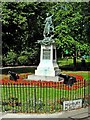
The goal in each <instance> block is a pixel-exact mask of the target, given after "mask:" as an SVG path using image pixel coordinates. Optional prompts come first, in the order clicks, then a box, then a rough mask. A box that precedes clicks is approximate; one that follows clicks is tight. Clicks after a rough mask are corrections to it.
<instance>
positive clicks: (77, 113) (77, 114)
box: [0, 107, 90, 120]
mask: <svg viewBox="0 0 90 120" xmlns="http://www.w3.org/2000/svg"><path fill="white" fill-rule="evenodd" d="M89 114H90V113H89V108H88V107H86V108H81V109H78V110H72V111H66V112H65V111H63V112H60V113H53V114H22V113H19V114H16V113H2V114H1V117H0V119H1V118H3V119H2V120H4V118H7V119H6V120H10V118H12V120H15V119H16V118H23V120H26V119H27V118H61V119H65V118H68V120H76V118H79V120H80V119H83V120H84V119H85V120H88V119H89V118H90V117H89ZM34 120H35V119H34ZM59 120H60V119H59Z"/></svg>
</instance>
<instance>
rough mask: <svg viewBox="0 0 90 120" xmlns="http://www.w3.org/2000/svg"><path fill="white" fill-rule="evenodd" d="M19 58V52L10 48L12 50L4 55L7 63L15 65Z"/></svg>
mask: <svg viewBox="0 0 90 120" xmlns="http://www.w3.org/2000/svg"><path fill="white" fill-rule="evenodd" d="M16 59H17V54H16V53H15V52H13V51H12V50H10V52H8V53H7V56H5V57H4V61H5V63H6V64H11V65H15V63H16Z"/></svg>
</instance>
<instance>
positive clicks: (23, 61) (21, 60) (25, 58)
mask: <svg viewBox="0 0 90 120" xmlns="http://www.w3.org/2000/svg"><path fill="white" fill-rule="evenodd" d="M18 62H19V63H20V64H21V65H26V64H28V62H29V61H28V56H26V55H22V56H20V57H18Z"/></svg>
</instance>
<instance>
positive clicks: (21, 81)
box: [0, 74, 88, 90]
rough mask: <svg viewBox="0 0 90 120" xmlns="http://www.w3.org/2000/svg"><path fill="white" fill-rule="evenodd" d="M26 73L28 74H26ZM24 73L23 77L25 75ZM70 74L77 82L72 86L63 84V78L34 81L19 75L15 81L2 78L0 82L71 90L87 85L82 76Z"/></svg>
mask: <svg viewBox="0 0 90 120" xmlns="http://www.w3.org/2000/svg"><path fill="white" fill-rule="evenodd" d="M27 75H28V74H27ZM27 75H25V77H26V76H27ZM69 75H70V76H74V77H76V80H77V82H76V83H74V84H73V85H72V86H68V85H66V84H64V80H62V81H59V82H53V81H40V80H39V81H36V80H30V81H29V80H24V79H23V77H22V76H20V78H19V79H17V81H13V80H9V79H2V80H0V84H2V85H5V84H6V85H13V84H14V85H26V86H27V85H32V86H41V87H53V88H57V89H63V90H72V89H79V88H81V87H84V86H87V85H88V84H87V82H86V81H85V80H84V79H83V77H82V76H79V75H75V74H69Z"/></svg>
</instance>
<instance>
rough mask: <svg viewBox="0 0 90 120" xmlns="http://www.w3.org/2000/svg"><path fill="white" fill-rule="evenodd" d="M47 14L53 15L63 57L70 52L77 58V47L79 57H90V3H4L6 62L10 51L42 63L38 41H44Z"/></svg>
mask: <svg viewBox="0 0 90 120" xmlns="http://www.w3.org/2000/svg"><path fill="white" fill-rule="evenodd" d="M47 12H49V13H51V14H53V22H54V27H55V40H56V44H57V48H58V52H59V51H60V52H59V56H60V55H61V56H63V55H65V51H66V50H68V51H69V55H73V52H74V51H73V49H72V48H73V47H74V48H75V50H76V52H77V55H78V54H79V53H80V55H83V54H88V55H89V53H90V52H89V51H90V47H89V46H90V43H89V38H90V22H89V19H90V14H89V13H90V2H87V3H85V2H82V3H80V2H78V3H75V2H73V3H72V2H70V3H67V2H59V3H55V2H53V3H50V2H3V3H2V16H3V17H2V18H1V19H2V40H3V44H2V52H3V61H5V63H8V62H6V60H7V55H8V52H9V51H10V49H11V50H13V51H15V53H16V54H17V55H18V56H19V57H20V55H21V56H24V55H25V56H28V61H29V62H30V63H31V64H33V63H34V62H37V61H38V60H39V57H40V56H39V54H38V53H39V49H40V48H39V45H36V42H37V40H42V39H43V29H44V20H45V18H46V13H47ZM24 51H25V52H24ZM23 52H24V53H23ZM22 53H23V54H22ZM61 56H60V57H61ZM37 58H38V59H37ZM24 59H25V58H24ZM10 63H12V62H10Z"/></svg>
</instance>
